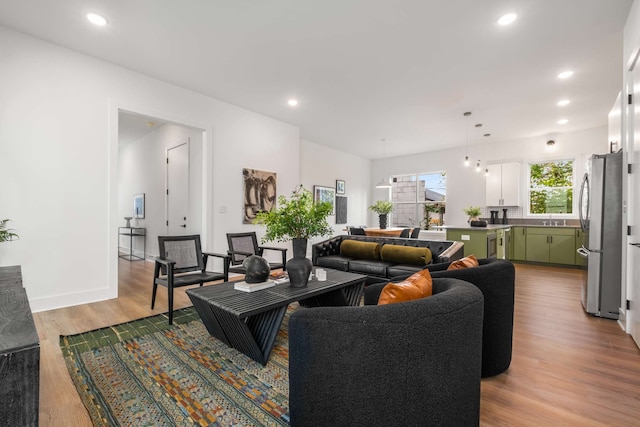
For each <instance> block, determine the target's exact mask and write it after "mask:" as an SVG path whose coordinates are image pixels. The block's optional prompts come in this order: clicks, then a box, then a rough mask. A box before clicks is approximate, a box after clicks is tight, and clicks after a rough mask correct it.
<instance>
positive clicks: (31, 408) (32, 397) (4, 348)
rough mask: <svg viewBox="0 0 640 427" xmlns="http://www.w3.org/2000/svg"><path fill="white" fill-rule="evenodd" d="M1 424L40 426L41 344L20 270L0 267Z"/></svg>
mask: <svg viewBox="0 0 640 427" xmlns="http://www.w3.org/2000/svg"><path fill="white" fill-rule="evenodd" d="M0 379H2V385H1V386H0V424H2V425H6V426H37V425H38V415H39V414H38V408H39V401H40V400H39V399H40V342H39V340H38V333H37V332H36V326H35V324H34V322H33V316H32V315H31V308H30V307H29V300H28V299H27V293H26V291H25V289H24V288H23V287H22V272H21V268H20V266H12V267H0Z"/></svg>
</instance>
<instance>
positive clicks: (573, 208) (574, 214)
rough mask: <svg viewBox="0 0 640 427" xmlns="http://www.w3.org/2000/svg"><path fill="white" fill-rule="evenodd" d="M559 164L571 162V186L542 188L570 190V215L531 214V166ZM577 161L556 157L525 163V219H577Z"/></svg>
mask: <svg viewBox="0 0 640 427" xmlns="http://www.w3.org/2000/svg"><path fill="white" fill-rule="evenodd" d="M560 162H571V163H572V165H571V168H572V182H571V186H565V187H542V188H543V189H546V190H548V189H567V190H571V191H572V200H571V211H572V212H571V213H555V212H552V213H533V212H531V190H532V187H531V166H532V165H538V164H542V163H560ZM576 166H577V159H576V158H575V157H571V156H568V157H558V158H551V159H540V160H530V161H528V162H527V180H526V201H525V203H526V211H525V212H526V216H527V217H531V218H539V219H546V218H551V217H553V218H559V219H573V218H577V217H578V214H577V209H578V202H577V200H576V195H577V194H578V193H577V191H576V190H577V189H576V182H577V177H576V173H577V169H576ZM536 190H540V188H538V189H536Z"/></svg>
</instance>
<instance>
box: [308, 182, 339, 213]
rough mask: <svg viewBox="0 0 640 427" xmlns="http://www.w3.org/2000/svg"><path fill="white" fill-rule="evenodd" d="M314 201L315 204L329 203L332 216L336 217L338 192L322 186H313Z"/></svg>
mask: <svg viewBox="0 0 640 427" xmlns="http://www.w3.org/2000/svg"><path fill="white" fill-rule="evenodd" d="M313 201H314V202H316V203H317V202H329V203H331V214H330V215H335V211H336V190H334V189H333V188H331V187H323V186H321V185H314V186H313Z"/></svg>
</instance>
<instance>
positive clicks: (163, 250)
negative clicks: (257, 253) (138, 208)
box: [151, 234, 231, 325]
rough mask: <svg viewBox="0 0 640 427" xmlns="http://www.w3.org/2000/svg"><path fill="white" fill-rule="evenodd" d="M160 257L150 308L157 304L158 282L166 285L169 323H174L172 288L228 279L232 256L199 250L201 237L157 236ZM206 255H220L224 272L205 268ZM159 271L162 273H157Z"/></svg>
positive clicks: (157, 261) (157, 258) (155, 268)
mask: <svg viewBox="0 0 640 427" xmlns="http://www.w3.org/2000/svg"><path fill="white" fill-rule="evenodd" d="M158 248H159V249H160V256H159V257H156V258H155V267H154V271H153V292H152V295H151V309H152V310H153V308H154V306H155V304H156V293H157V291H158V285H160V286H164V287H166V288H167V293H168V300H169V324H170V325H171V324H173V289H174V288H179V287H182V286H189V285H197V284H199V285H200V286H202V285H203V284H204V283H207V282H214V281H216V280H223V281H225V282H226V281H228V280H229V263H230V261H231V257H229V256H228V255H223V254H216V253H213V252H202V247H201V244H200V236H199V235H197V234H194V235H189V236H158ZM209 256H214V257H219V258H222V261H223V265H224V267H223V268H224V271H223V272H222V273H220V272H215V271H206V269H207V260H208V257H209ZM161 272H162V275H161V274H160V273H161Z"/></svg>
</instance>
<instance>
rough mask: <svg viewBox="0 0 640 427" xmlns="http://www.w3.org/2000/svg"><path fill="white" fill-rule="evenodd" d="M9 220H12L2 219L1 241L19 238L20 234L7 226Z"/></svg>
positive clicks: (0, 224) (0, 222) (0, 223)
mask: <svg viewBox="0 0 640 427" xmlns="http://www.w3.org/2000/svg"><path fill="white" fill-rule="evenodd" d="M9 221H10V220H8V219H3V220H0V242H8V241H10V240H13V239H17V238H19V236H18V235H17V234H16V233H14V231H15V230H12V229H10V228H7V223H8V222H9Z"/></svg>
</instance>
